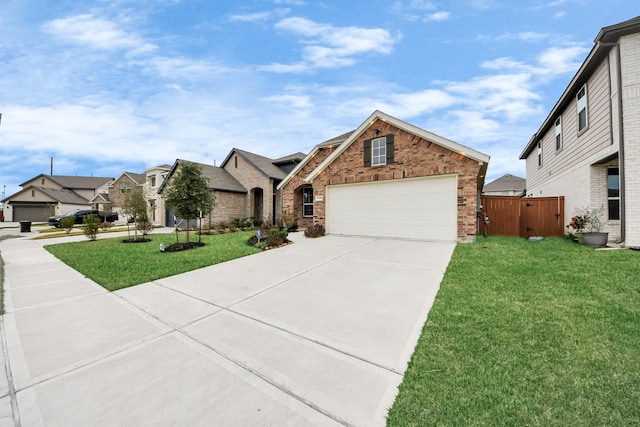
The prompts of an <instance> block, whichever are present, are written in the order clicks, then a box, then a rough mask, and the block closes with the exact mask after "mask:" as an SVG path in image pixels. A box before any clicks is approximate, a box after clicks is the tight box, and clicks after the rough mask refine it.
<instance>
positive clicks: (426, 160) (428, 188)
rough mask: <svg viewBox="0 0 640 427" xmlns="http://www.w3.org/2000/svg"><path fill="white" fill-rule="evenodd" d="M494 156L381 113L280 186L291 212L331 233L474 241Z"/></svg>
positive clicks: (329, 144) (321, 148)
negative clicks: (488, 167)
mask: <svg viewBox="0 0 640 427" xmlns="http://www.w3.org/2000/svg"><path fill="white" fill-rule="evenodd" d="M488 162H489V156H487V155H486V154H482V153H480V152H478V151H475V150H473V149H471V148H468V147H465V146H463V145H461V144H458V143H456V142H454V141H451V140H448V139H446V138H443V137H441V136H438V135H436V134H433V133H431V132H428V131H426V130H424V129H420V128H418V127H416V126H413V125H411V124H409V123H406V122H403V121H401V120H398V119H396V118H395V117H391V116H389V115H387V114H385V113H383V112H380V111H375V112H374V113H373V114H372V115H371V116H370V117H369V118H368V119H367V120H365V121H364V122H363V123H362V124H361V125H360V126H359V127H358V128H357V129H356V130H354V131H352V132H348V133H346V134H344V135H340V136H338V137H336V138H334V139H331V140H329V141H325V142H323V143H321V144H318V145H317V146H316V147H315V148H314V149H313V150H312V151H311V153H309V155H308V156H307V157H305V159H304V160H303V161H302V163H300V164H299V165H298V166H296V168H295V169H294V170H293V171H292V172H291V173H290V174H289V175H288V176H287V177H286V178H285V179H284V180H283V181H282V182H281V183H280V185H279V186H278V189H280V190H281V191H282V197H283V210H284V212H292V213H294V215H295V216H296V217H297V220H298V225H300V226H303V227H308V226H310V225H312V224H323V225H325V227H326V230H327V232H328V233H331V234H348V235H366V236H380V237H398V238H409V239H425V240H441V241H456V240H459V241H472V240H473V239H474V238H475V235H476V232H477V212H478V207H479V203H480V190H481V189H482V187H483V184H484V176H485V173H486V170H487V166H488Z"/></svg>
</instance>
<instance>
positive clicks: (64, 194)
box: [25, 185, 89, 205]
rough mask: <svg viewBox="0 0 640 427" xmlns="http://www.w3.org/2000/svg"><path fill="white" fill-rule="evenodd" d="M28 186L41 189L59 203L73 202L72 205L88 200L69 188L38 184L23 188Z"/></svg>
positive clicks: (84, 202)
mask: <svg viewBox="0 0 640 427" xmlns="http://www.w3.org/2000/svg"><path fill="white" fill-rule="evenodd" d="M29 188H36V189H38V191H42V192H43V193H45V194H46V195H48V196H49V197H51V198H53V199H55V200H57V201H58V202H60V203H65V204H74V205H88V204H89V201H88V200H87V199H85V198H84V197H82V196H81V195H79V194H78V193H75V192H73V191H71V190H68V189H64V188H63V189H57V188H49V187H40V186H35V185H33V186H30V187H28V188H25V190H28V189H29Z"/></svg>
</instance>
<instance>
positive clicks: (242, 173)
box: [158, 148, 305, 226]
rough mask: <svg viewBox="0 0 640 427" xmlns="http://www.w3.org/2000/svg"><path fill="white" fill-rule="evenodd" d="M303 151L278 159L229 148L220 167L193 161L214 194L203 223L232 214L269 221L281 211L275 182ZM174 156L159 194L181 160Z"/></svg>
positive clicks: (169, 221)
mask: <svg viewBox="0 0 640 427" xmlns="http://www.w3.org/2000/svg"><path fill="white" fill-rule="evenodd" d="M304 157H305V155H304V154H303V153H295V154H291V155H288V156H285V157H281V158H279V159H270V158H268V157H264V156H260V155H258V154H254V153H250V152H248V151H244V150H240V149H238V148H233V149H232V150H231V152H230V153H229V154H228V155H227V157H226V158H225V160H224V161H223V162H222V164H221V165H220V167H217V166H211V165H207V164H203V163H197V162H191V163H196V164H198V165H199V166H200V167H201V168H202V173H203V175H204V176H205V177H207V178H208V179H209V185H210V187H211V190H212V191H213V192H214V194H215V196H216V207H215V208H214V210H213V212H212V213H211V215H209V216H208V217H207V218H205V223H206V224H216V223H220V222H226V223H228V222H230V221H232V220H233V219H235V218H248V217H254V218H256V219H259V220H262V221H265V222H266V223H268V224H273V223H275V222H277V221H278V220H279V219H280V215H281V212H282V208H281V201H282V198H281V197H279V192H278V191H277V186H278V184H279V183H280V182H281V181H282V180H283V179H284V178H285V177H286V176H287V173H288V172H290V171H291V170H293V168H294V167H295V166H296V165H297V164H299V163H300V162H301V161H302V159H304ZM185 161H186V160H181V159H178V160H176V162H175V163H174V165H173V166H172V167H171V170H170V171H169V172H168V173H167V176H166V180H165V181H164V183H163V184H162V185H161V186H160V188H159V189H158V193H159V195H160V197H162V191H163V190H164V187H165V184H167V183H168V182H169V181H170V180H171V177H172V176H173V174H174V173H175V171H176V170H177V169H178V168H179V166H180V163H181V162H185ZM166 225H167V226H173V225H174V223H173V213H172V212H171V211H169V210H168V211H167V220H166Z"/></svg>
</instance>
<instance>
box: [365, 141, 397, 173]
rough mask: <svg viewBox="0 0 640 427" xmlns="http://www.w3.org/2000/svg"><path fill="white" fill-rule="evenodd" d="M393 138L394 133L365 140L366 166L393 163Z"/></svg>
mask: <svg viewBox="0 0 640 427" xmlns="http://www.w3.org/2000/svg"><path fill="white" fill-rule="evenodd" d="M393 139H394V138H393V135H387V136H383V137H379V138H374V139H367V140H366V141H365V142H364V167H365V168H367V167H370V166H380V165H389V164H391V163H393Z"/></svg>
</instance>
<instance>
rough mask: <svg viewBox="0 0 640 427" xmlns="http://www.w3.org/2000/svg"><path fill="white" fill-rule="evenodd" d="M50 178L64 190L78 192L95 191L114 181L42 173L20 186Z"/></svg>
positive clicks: (103, 178)
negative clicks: (75, 190) (39, 179)
mask: <svg viewBox="0 0 640 427" xmlns="http://www.w3.org/2000/svg"><path fill="white" fill-rule="evenodd" d="M41 177H42V178H48V179H50V180H52V181H54V182H56V183H57V184H58V185H60V186H61V187H64V188H69V189H72V190H74V189H77V190H89V189H91V190H94V189H96V188H99V187H102V186H103V185H106V184H108V183H109V182H111V181H113V178H108V177H100V176H68V175H46V174H43V173H41V174H40V175H37V176H35V177H33V178H31V179H30V180H28V181H26V182H23V183H22V184H20V186H21V187H22V186H24V185H26V184H28V183H29V182H31V181H33V180H36V179H38V178H41Z"/></svg>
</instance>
